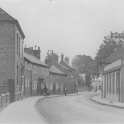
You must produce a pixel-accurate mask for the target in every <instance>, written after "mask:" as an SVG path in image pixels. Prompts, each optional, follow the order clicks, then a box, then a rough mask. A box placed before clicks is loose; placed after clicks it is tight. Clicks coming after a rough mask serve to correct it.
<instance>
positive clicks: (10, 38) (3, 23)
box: [0, 8, 25, 102]
mask: <svg viewBox="0 0 124 124" xmlns="http://www.w3.org/2000/svg"><path fill="white" fill-rule="evenodd" d="M24 38H25V35H24V33H23V30H22V29H21V26H20V24H19V22H18V21H17V20H16V19H15V18H13V17H12V16H10V15H9V14H8V13H7V12H5V11H4V10H3V9H1V8H0V85H1V86H0V87H1V88H0V89H2V90H0V92H8V91H9V92H10V100H11V102H12V101H14V100H18V99H19V98H20V96H22V93H23V75H24V74H23V42H24V41H23V40H24ZM3 85H6V86H7V87H6V88H5V87H4V88H2V87H3Z"/></svg>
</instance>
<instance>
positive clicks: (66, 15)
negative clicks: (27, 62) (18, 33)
mask: <svg viewBox="0 0 124 124" xmlns="http://www.w3.org/2000/svg"><path fill="white" fill-rule="evenodd" d="M50 1H52V0H0V7H2V8H3V9H4V10H6V11H7V12H8V13H9V14H11V15H12V16H13V17H15V18H16V19H18V20H19V22H20V24H21V26H22V28H23V30H24V33H25V35H26V39H25V42H26V43H27V44H30V45H31V44H35V43H37V44H39V45H40V47H41V50H42V55H43V56H44V55H45V53H46V52H47V50H48V49H53V50H55V51H56V52H58V53H64V54H65V55H66V56H69V57H71V58H72V57H73V56H74V55H77V54H87V55H90V56H92V57H94V56H95V54H96V52H97V50H98V48H99V45H100V44H101V42H102V40H103V37H104V36H105V35H107V34H109V33H110V31H113V32H116V31H117V32H121V31H123V30H124V2H123V1H124V0H53V1H52V2H50Z"/></svg>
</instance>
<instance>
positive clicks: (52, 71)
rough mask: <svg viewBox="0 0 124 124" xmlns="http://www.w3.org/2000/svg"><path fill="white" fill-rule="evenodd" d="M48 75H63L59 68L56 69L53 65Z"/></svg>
mask: <svg viewBox="0 0 124 124" xmlns="http://www.w3.org/2000/svg"><path fill="white" fill-rule="evenodd" d="M49 72H50V73H54V74H60V75H65V73H64V72H62V71H61V70H60V69H59V68H57V67H56V66H55V65H52V66H51V67H50V69H49Z"/></svg>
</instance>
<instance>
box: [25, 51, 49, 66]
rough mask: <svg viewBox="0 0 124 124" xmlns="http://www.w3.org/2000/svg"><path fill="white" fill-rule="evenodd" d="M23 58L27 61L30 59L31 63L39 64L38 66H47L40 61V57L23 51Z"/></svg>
mask: <svg viewBox="0 0 124 124" xmlns="http://www.w3.org/2000/svg"><path fill="white" fill-rule="evenodd" d="M24 58H25V59H26V60H28V61H30V62H31V63H33V64H37V65H40V66H43V67H46V68H48V65H46V64H45V63H43V62H41V61H40V59H38V58H36V57H34V56H32V55H30V54H27V53H25V52H24Z"/></svg>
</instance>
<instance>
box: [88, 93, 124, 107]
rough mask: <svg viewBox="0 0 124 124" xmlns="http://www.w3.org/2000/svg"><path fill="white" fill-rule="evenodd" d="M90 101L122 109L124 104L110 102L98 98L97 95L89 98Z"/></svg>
mask: <svg viewBox="0 0 124 124" xmlns="http://www.w3.org/2000/svg"><path fill="white" fill-rule="evenodd" d="M90 100H91V101H93V102H95V103H98V104H101V105H106V106H110V107H116V108H120V109H124V103H120V102H116V101H115V102H114V101H112V100H108V99H105V98H101V96H98V95H95V96H92V97H91V98H90Z"/></svg>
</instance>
